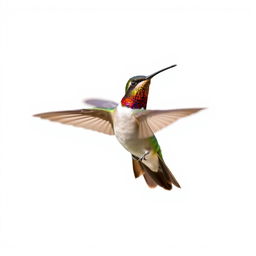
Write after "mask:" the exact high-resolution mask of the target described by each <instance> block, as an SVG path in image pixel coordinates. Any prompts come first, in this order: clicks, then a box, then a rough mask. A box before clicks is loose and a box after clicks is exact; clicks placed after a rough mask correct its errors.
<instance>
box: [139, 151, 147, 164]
mask: <svg viewBox="0 0 256 256" xmlns="http://www.w3.org/2000/svg"><path fill="white" fill-rule="evenodd" d="M148 154H149V151H146V152H145V153H144V155H143V156H142V157H141V158H139V161H141V162H142V161H143V160H145V161H146V160H147V159H146V156H147V155H148Z"/></svg>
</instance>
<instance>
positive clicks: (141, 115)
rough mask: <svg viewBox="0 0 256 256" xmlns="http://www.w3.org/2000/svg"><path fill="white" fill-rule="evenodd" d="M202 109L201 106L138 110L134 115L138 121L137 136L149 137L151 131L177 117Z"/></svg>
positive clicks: (170, 122)
mask: <svg viewBox="0 0 256 256" xmlns="http://www.w3.org/2000/svg"><path fill="white" fill-rule="evenodd" d="M202 109H203V108H187V109H171V110H145V111H140V112H138V113H137V114H136V115H135V117H136V118H137V120H138V123H139V137H140V138H148V137H151V136H152V135H153V133H155V132H157V131H159V130H161V129H162V128H164V127H166V126H168V125H170V124H172V123H173V122H175V121H177V120H178V119H180V118H182V117H185V116H188V115H191V114H193V113H196V112H198V111H200V110H202Z"/></svg>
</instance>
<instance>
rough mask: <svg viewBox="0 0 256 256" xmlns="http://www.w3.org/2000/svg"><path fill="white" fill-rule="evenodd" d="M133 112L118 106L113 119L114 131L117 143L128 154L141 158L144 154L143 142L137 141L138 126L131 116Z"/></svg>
mask: <svg viewBox="0 0 256 256" xmlns="http://www.w3.org/2000/svg"><path fill="white" fill-rule="evenodd" d="M134 111H138V110H133V109H130V108H127V107H122V106H120V105H119V106H118V107H117V109H116V113H115V117H114V130H115V135H116V138H117V139H118V141H119V142H120V143H121V144H122V146H123V147H125V148H126V149H127V150H128V151H129V152H131V153H132V154H134V155H136V156H138V157H139V156H140V155H141V156H142V155H143V154H144V152H145V146H146V145H145V143H143V142H144V141H145V140H141V139H138V124H137V122H136V120H135V118H134V116H133V113H134Z"/></svg>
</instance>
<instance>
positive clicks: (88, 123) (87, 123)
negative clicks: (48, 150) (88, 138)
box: [34, 108, 114, 135]
mask: <svg viewBox="0 0 256 256" xmlns="http://www.w3.org/2000/svg"><path fill="white" fill-rule="evenodd" d="M112 112H113V109H97V108H93V109H79V110H69V111H57V112H47V113H41V114H36V115H34V116H35V117H40V118H43V119H48V120H51V121H55V122H60V123H63V124H69V125H74V126H77V127H82V128H86V129H90V130H94V131H98V132H101V133H105V134H108V135H113V134H114V131H113V121H112Z"/></svg>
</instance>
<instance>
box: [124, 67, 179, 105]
mask: <svg viewBox="0 0 256 256" xmlns="http://www.w3.org/2000/svg"><path fill="white" fill-rule="evenodd" d="M175 66H176V65H172V66H170V67H167V68H164V69H161V70H159V71H157V72H155V73H153V74H151V75H149V76H133V77H131V78H130V79H129V80H128V82H127V83H126V86H125V96H124V97H123V99H122V101H121V103H122V105H123V106H126V107H129V108H133V109H136V108H137V109H140V108H144V109H145V108H146V107H147V100H148V92H149V85H150V82H151V79H152V78H153V77H154V76H156V75H157V74H159V73H161V72H163V71H165V70H167V69H170V68H173V67H175Z"/></svg>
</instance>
